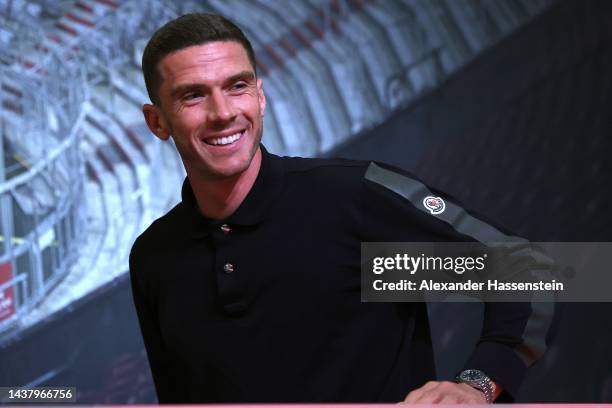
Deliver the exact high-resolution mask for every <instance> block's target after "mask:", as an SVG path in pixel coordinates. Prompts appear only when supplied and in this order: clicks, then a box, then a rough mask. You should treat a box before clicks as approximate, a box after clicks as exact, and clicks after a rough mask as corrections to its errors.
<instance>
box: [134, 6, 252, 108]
mask: <svg viewBox="0 0 612 408" xmlns="http://www.w3.org/2000/svg"><path fill="white" fill-rule="evenodd" d="M213 41H236V42H238V43H240V44H242V46H243V47H244V49H245V51H246V53H247V56H248V58H249V61H250V62H251V65H252V66H253V71H255V76H257V68H256V64H255V53H254V52H253V47H252V46H251V43H250V42H249V40H248V39H247V38H246V36H245V35H244V33H243V32H242V30H240V28H238V26H237V25H236V24H234V23H232V22H231V21H229V20H228V19H226V18H224V17H221V16H219V15H216V14H208V13H191V14H185V15H183V16H181V17H178V18H177V19H174V20H172V21H170V22H168V23H166V24H165V25H164V26H163V27H161V28H160V29H158V30H157V31H156V32H155V33H154V34H153V36H152V37H151V39H150V40H149V42H148V43H147V46H146V47H145V49H144V53H143V54H142V72H143V74H144V80H145V85H146V86H147V92H148V93H149V98H150V99H151V102H153V103H154V104H156V105H159V102H160V101H159V95H158V90H159V86H160V84H161V75H160V73H159V70H158V65H159V62H160V61H161V60H162V59H163V58H164V57H165V56H167V55H168V54H171V53H173V52H174V51H178V50H182V49H183V48H188V47H192V46H194V45H202V44H206V43H209V42H213Z"/></svg>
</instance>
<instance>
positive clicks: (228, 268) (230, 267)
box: [223, 263, 234, 273]
mask: <svg viewBox="0 0 612 408" xmlns="http://www.w3.org/2000/svg"><path fill="white" fill-rule="evenodd" d="M223 272H225V273H232V272H234V265H232V264H231V263H226V264H225V265H223Z"/></svg>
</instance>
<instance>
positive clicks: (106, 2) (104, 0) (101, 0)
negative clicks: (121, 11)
mask: <svg viewBox="0 0 612 408" xmlns="http://www.w3.org/2000/svg"><path fill="white" fill-rule="evenodd" d="M96 1H97V2H98V3H101V4H104V5H105V6H108V7H112V8H117V7H119V5H118V4H117V3H115V2H114V1H113V0H96Z"/></svg>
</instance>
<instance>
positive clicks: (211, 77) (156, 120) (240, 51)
mask: <svg viewBox="0 0 612 408" xmlns="http://www.w3.org/2000/svg"><path fill="white" fill-rule="evenodd" d="M158 69H159V73H160V74H161V85H160V87H159V90H158V94H159V100H160V106H159V107H157V106H153V105H145V106H144V107H143V111H144V114H145V118H146V120H147V124H148V125H149V128H150V129H151V131H153V133H155V134H156V135H157V136H158V137H160V138H161V139H167V138H168V137H169V136H172V138H173V139H174V142H175V144H176V147H177V149H178V151H179V153H180V155H181V158H182V160H183V163H184V165H185V169H186V170H187V173H188V174H189V175H190V176H196V177H201V178H203V179H208V180H214V179H227V178H231V177H233V176H237V175H239V174H241V173H242V172H244V171H245V170H246V169H247V168H248V167H249V166H250V164H251V161H252V160H253V157H254V156H255V153H256V152H257V150H258V148H259V142H260V140H261V134H262V130H263V124H262V118H263V114H264V110H265V108H266V98H265V96H264V94H263V89H262V83H261V80H257V79H256V77H255V72H254V70H253V67H252V66H251V63H250V62H249V59H248V57H247V53H246V51H245V49H244V48H243V46H242V45H241V44H240V43H238V42H234V41H216V42H211V43H207V44H203V45H197V46H193V47H189V48H185V49H182V50H179V51H176V52H173V53H172V54H169V55H167V56H166V57H164V58H163V59H162V60H161V61H160V63H159V66H158Z"/></svg>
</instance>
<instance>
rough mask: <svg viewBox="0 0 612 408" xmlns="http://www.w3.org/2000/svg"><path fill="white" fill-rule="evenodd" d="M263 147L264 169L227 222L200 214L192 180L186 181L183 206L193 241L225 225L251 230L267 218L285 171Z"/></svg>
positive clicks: (279, 162) (277, 159)
mask: <svg viewBox="0 0 612 408" xmlns="http://www.w3.org/2000/svg"><path fill="white" fill-rule="evenodd" d="M260 147H261V167H260V169H259V174H258V175H257V178H256V179H255V183H254V184H253V187H251V191H249V193H248V194H247V196H246V197H245V199H244V201H243V202H242V203H241V204H240V206H239V207H238V209H237V210H236V211H235V212H234V213H233V214H232V215H230V216H229V217H228V218H226V219H224V220H214V219H212V218H208V217H206V216H205V215H203V214H202V213H201V212H200V209H199V208H198V204H197V202H196V199H195V195H194V194H193V190H192V188H191V184H190V183H189V179H188V178H185V181H184V182H183V188H182V191H181V196H182V204H183V206H184V208H185V210H186V213H187V220H186V221H187V228H188V229H189V230H190V231H191V234H192V236H193V237H203V236H206V235H208V233H209V232H210V230H211V229H213V228H217V227H218V226H220V225H221V224H230V225H242V226H249V225H256V224H258V223H260V222H261V221H263V220H264V219H265V218H266V216H267V215H268V213H269V211H268V210H269V209H270V207H271V205H272V204H273V203H274V202H276V201H277V198H278V195H279V194H280V191H281V189H282V185H283V173H284V171H283V166H282V161H281V159H280V157H278V156H275V155H273V154H270V153H268V151H267V150H266V149H265V148H264V146H263V145H261V144H260Z"/></svg>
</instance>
